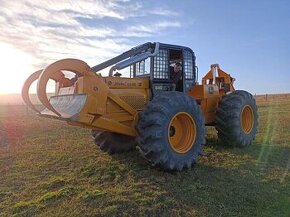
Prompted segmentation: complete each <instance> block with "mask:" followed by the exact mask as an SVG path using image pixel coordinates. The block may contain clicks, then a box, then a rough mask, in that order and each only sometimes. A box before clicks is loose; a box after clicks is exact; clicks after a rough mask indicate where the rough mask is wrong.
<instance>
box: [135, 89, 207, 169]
mask: <svg viewBox="0 0 290 217" xmlns="http://www.w3.org/2000/svg"><path fill="white" fill-rule="evenodd" d="M137 130H138V133H139V136H138V146H137V148H138V149H139V151H140V153H141V155H142V156H143V157H144V158H145V159H147V160H148V161H149V162H150V163H151V164H152V165H154V166H155V165H157V166H159V167H161V168H162V169H164V170H179V171H180V170H182V169H183V168H185V167H186V168H190V167H191V166H192V165H193V164H194V163H196V162H197V159H198V156H199V154H200V153H201V149H202V145H203V144H204V143H205V126H204V117H203V115H202V113H201V109H200V107H199V105H198V104H197V103H196V101H195V100H194V99H192V98H191V97H189V96H187V95H185V94H183V93H179V92H164V93H162V94H160V95H156V96H155V97H154V98H153V100H152V101H151V102H150V103H149V104H148V106H147V107H146V109H145V110H144V111H143V112H141V113H140V115H139V122H138V125H137Z"/></svg>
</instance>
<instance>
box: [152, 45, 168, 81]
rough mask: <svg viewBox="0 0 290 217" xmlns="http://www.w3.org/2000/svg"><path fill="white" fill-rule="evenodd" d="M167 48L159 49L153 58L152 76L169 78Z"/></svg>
mask: <svg viewBox="0 0 290 217" xmlns="http://www.w3.org/2000/svg"><path fill="white" fill-rule="evenodd" d="M168 67H169V62H168V50H163V49H160V50H159V53H158V54H157V55H156V57H155V58H154V78H159V79H169V69H168Z"/></svg>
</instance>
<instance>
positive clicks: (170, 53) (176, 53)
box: [130, 43, 197, 93]
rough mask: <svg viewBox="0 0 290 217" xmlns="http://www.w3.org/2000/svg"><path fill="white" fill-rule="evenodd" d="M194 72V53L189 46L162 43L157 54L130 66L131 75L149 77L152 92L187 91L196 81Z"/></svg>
mask: <svg viewBox="0 0 290 217" xmlns="http://www.w3.org/2000/svg"><path fill="white" fill-rule="evenodd" d="M196 73H197V72H196V65H195V55H194V52H193V51H192V50H191V49H190V48H187V47H183V46H176V45H169V44H163V43H160V44H159V52H158V54H157V55H155V56H152V57H149V58H147V59H145V60H142V61H140V62H137V63H135V64H133V65H131V67H130V74H131V75H132V77H149V78H150V81H151V88H152V91H153V93H156V92H159V91H180V92H187V91H188V90H189V89H190V87H192V86H194V84H195V83H196V78H197V75H196ZM130 77H131V76H130Z"/></svg>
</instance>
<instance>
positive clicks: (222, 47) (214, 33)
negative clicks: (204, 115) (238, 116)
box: [0, 0, 290, 94]
mask: <svg viewBox="0 0 290 217" xmlns="http://www.w3.org/2000/svg"><path fill="white" fill-rule="evenodd" d="M289 12H290V1H288V0H271V1H270V0H256V1H253V0H251V1H250V0H240V1H233V0H219V1H216V0H172V1H170V0H159V1H157V0H147V1H134V0H111V1H108V0H107V1H105V0H74V1H68V0H54V1H49V0H46V1H40V0H22V1H7V0H0V67H1V68H0V69H1V78H0V94H7V93H20V92H21V87H22V84H23V83H24V81H25V79H26V78H27V77H28V76H29V75H30V74H31V73H33V72H34V71H36V70H38V69H41V68H44V67H45V66H47V65H49V64H50V63H52V62H54V61H56V60H59V59H64V58H78V59H81V60H83V61H85V62H87V63H88V64H89V65H90V66H94V65H97V64H98V63H101V62H102V61H104V60H107V59H109V58H112V57H114V56H116V55H117V54H120V53H122V52H124V51H126V50H127V49H129V48H131V47H134V46H136V45H138V44H142V43H145V42H148V41H151V42H155V41H159V42H163V43H169V44H176V45H183V46H188V47H190V48H191V49H192V50H193V51H194V52H195V55H196V57H197V65H198V67H199V78H201V77H202V76H203V75H204V74H205V73H206V72H208V70H209V67H210V64H212V63H219V64H220V67H221V68H222V69H223V70H224V71H226V72H228V73H230V74H231V75H232V76H233V77H235V78H236V82H235V87H236V89H244V90H248V91H249V92H251V93H252V94H265V93H268V94H270V93H290V67H289V65H288V64H289V63H290V14H289Z"/></svg>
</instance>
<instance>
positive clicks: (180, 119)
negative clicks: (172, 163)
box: [168, 112, 196, 154]
mask: <svg viewBox="0 0 290 217" xmlns="http://www.w3.org/2000/svg"><path fill="white" fill-rule="evenodd" d="M195 139H196V124H195V121H194V119H193V118H192V117H191V115H190V114H188V113H186V112H179V113H177V114H176V115H174V116H173V117H172V118H171V121H170V124H169V126H168V140H169V143H170V146H171V148H172V149H173V150H174V151H175V152H177V153H180V154H184V153H186V152H188V151H189V150H190V149H191V148H192V146H193V144H194V142H195Z"/></svg>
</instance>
